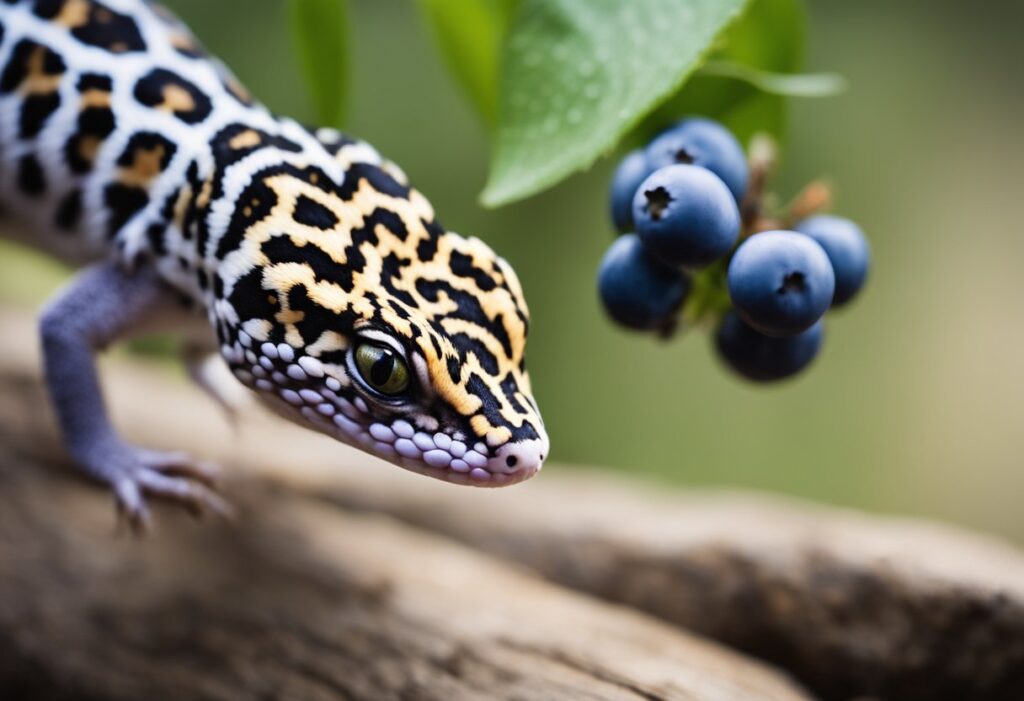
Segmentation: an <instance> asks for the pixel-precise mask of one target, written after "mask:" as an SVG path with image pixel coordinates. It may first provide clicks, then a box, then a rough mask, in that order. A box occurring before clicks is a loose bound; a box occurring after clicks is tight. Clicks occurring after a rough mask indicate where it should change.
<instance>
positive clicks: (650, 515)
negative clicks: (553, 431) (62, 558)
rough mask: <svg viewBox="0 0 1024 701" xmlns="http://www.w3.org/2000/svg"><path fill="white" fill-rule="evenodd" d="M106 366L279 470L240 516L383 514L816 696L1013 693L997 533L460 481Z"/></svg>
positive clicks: (16, 407) (568, 474)
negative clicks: (270, 492) (741, 656)
mask: <svg viewBox="0 0 1024 701" xmlns="http://www.w3.org/2000/svg"><path fill="white" fill-rule="evenodd" d="M25 323H26V321H25V319H24V316H23V315H2V314H0V339H3V340H0V376H2V377H3V378H5V379H4V381H5V382H6V383H13V385H16V386H18V387H20V389H17V392H22V393H23V394H22V395H21V396H23V397H33V396H35V397H36V398H35V399H30V400H24V399H23V400H22V401H21V402H20V404H19V401H18V400H14V401H13V402H9V403H7V405H8V411H7V413H4V414H0V425H3V426H5V427H8V428H9V429H10V430H13V431H14V432H15V433H17V432H19V431H23V432H30V431H31V430H32V427H33V426H37V425H40V424H41V423H45V422H46V421H47V419H46V410H45V408H44V407H41V406H37V404H38V402H39V401H40V400H39V399H38V395H37V394H36V393H37V392H38V386H37V384H36V381H35V380H34V379H33V372H34V370H33V368H34V364H35V360H34V356H33V353H32V350H31V348H29V347H28V346H29V345H30V344H26V343H25V342H24V341H23V340H18V341H8V340H6V339H12V338H16V339H23V338H24V337H25V334H24V333H23V332H21V331H19V329H20V328H22V327H24V325H25ZM8 346H9V347H8ZM107 380H108V382H107V384H108V387H109V389H110V390H111V395H112V398H113V403H114V408H115V414H116V417H117V420H118V423H119V425H121V426H122V427H123V428H124V429H125V431H126V433H127V434H128V435H129V436H130V437H131V438H133V439H134V440H137V441H139V442H142V443H144V444H146V445H152V446H154V447H163V448H182V447H187V448H189V449H190V450H194V451H196V452H197V453H199V454H200V455H202V456H205V457H211V458H214V459H218V460H221V461H222V462H223V463H224V464H226V465H228V466H230V467H231V468H233V473H234V474H237V475H239V476H240V477H239V478H238V479H239V483H238V485H237V486H238V489H240V490H241V491H242V493H244V491H245V489H246V485H248V484H249V483H250V482H252V483H255V484H264V483H267V482H269V483H273V484H275V485H279V493H280V494H281V495H282V496H279V497H274V498H273V499H270V500H269V501H268V502H259V501H257V502H243V503H242V507H243V517H244V518H245V519H247V521H251V522H253V523H262V522H263V521H265V519H266V518H267V512H269V513H271V514H274V513H276V511H277V506H276V504H277V503H278V501H281V503H285V502H287V501H288V500H289V499H297V498H299V497H298V496H294V495H302V499H303V503H310V504H311V506H310V507H309V508H313V507H312V505H314V504H319V505H320V506H319V507H318V508H322V509H324V510H325V511H324V513H331V514H335V515H336V516H335V517H337V518H347V519H357V520H358V519H360V518H363V517H359V516H356V514H360V513H361V514H364V515H365V516H364V517H366V518H371V520H372V518H374V517H378V516H381V515H383V516H386V517H388V518H393V519H396V520H398V521H401V522H403V523H405V524H407V525H408V526H411V527H412V528H414V529H416V530H415V535H416V536H417V537H421V538H428V536H425V535H424V534H425V533H435V534H438V535H441V536H444V537H446V538H450V539H452V540H457V541H461V542H462V543H463V544H465V545H468V546H471V547H472V548H474V549H476V550H478V551H484V552H485V553H486V554H487V555H488V556H490V557H497V558H500V559H503V560H505V561H509V562H513V563H517V564H518V565H520V566H523V567H525V568H528V570H530V571H532V572H535V573H537V574H539V575H542V576H544V577H546V578H547V579H549V580H550V581H552V582H555V583H557V584H559V585H561V586H564V587H568V588H572V589H576V590H580V591H583V592H586V593H588V594H590V595H594V596H596V597H599V598H602V599H606V600H608V601H611V602H615V603H618V604H623V605H626V606H628V607H630V608H633V609H638V610H642V611H644V612H646V613H648V614H653V616H655V617H657V618H660V619H662V620H664V621H667V622H670V623H673V624H676V625H678V626H679V627H681V628H686V629H689V630H692V631H695V632H697V633H699V634H701V635H704V636H708V637H711V638H714V639H716V640H718V641H719V642H721V643H724V644H725V645H727V646H729V647H732V648H736V649H739V650H742V651H744V652H747V653H750V654H752V655H755V656H757V657H761V658H763V659H765V660H768V661H771V662H773V663H774V664H776V665H778V666H780V667H782V668H784V669H785V670H787V671H788V672H790V673H791V674H793V675H794V676H795V677H796V678H797V679H799V680H800V681H801V682H803V683H804V684H806V685H807V686H808V687H810V688H812V689H813V690H814V691H815V692H816V693H817V694H818V695H819V696H820V697H821V698H824V699H828V700H832V699H835V700H836V701H848V700H849V699H878V700H882V699H896V700H899V701H930V700H933V699H935V700H942V699H950V700H953V701H1004V700H1005V701H1019V700H1020V699H1024V555H1022V553H1021V551H1020V550H1019V549H1017V548H1015V547H1013V546H1011V545H1009V544H1006V543H1004V542H1002V541H999V540H997V539H994V538H989V537H985V536H981V535H977V534H972V533H968V532H965V531H963V530H960V529H955V528H951V527H947V526H943V525H940V524H934V523H929V522H924V521H918V520H909V519H897V518H883V517H878V516H869V515H866V514H862V513H858V512H853V511H847V510H840V509H832V508H824V507H818V506H812V505H809V504H806V503H802V502H798V501H794V500H786V499H778V498H769V497H765V496H762V495H747V494H735V493H725V494H722V493H700V492H674V491H670V490H663V489H662V490H654V489H643V488H641V487H639V486H637V485H636V484H634V483H625V482H622V481H619V480H616V479H613V478H611V477H608V476H601V475H597V474H587V473H582V472H579V471H566V470H560V469H559V468H558V466H552V467H549V468H546V469H545V473H544V474H542V475H541V476H539V477H538V478H536V479H535V480H533V481H532V482H530V483H527V484H525V485H522V486H519V487H515V488H512V489H508V490H501V491H495V492H489V491H476V490H467V489H464V488H458V487H452V486H449V485H444V484H440V483H435V482H432V481H429V480H424V479H421V478H417V477H414V476H411V475H408V474H406V473H402V472H401V471H399V470H395V469H394V468H392V467H390V466H388V465H385V464H384V463H380V462H378V461H376V460H373V459H372V458H368V457H366V456H363V455H362V454H360V453H357V452H354V451H350V450H348V449H346V448H344V447H341V446H338V445H336V444H334V443H331V442H330V441H327V440H324V439H321V438H319V437H317V436H314V435H312V434H310V433H308V432H304V431H301V430H298V429H293V428H289V427H286V426H283V425H282V424H280V423H279V422H277V421H276V420H271V419H267V418H264V417H261V416H259V415H250V414H249V413H246V418H245V420H244V421H243V424H242V429H241V431H240V432H239V433H232V431H231V429H230V427H229V426H228V425H227V424H226V423H225V422H224V420H223V419H222V418H221V417H220V416H219V415H218V414H217V411H216V409H215V408H213V407H212V406H208V405H207V404H205V403H204V402H203V401H202V400H201V399H197V398H196V396H195V393H194V392H192V391H190V390H189V389H187V388H185V387H184V386H182V384H181V383H180V382H174V381H171V380H169V379H168V378H167V377H165V376H160V375H159V374H158V373H154V372H152V371H151V370H147V369H144V368H139V367H138V366H137V365H136V364H132V363H126V362H122V361H118V362H116V363H114V364H111V366H110V367H109V368H108V372H107ZM6 391H7V390H5V392H6ZM11 391H12V392H13V390H11ZM26 404H29V405H31V410H30V411H27V410H25V405H26ZM2 406H4V402H3V401H0V407H2ZM19 412H20V413H19ZM19 416H20V418H18V417H19ZM19 421H20V422H21V423H20V426H21V428H20V429H19V428H18V426H19V423H18V422H19ZM56 454H57V453H55V454H54V455H56ZM53 457H54V456H50V458H48V459H53ZM229 490H230V491H232V492H234V491H235V485H229ZM288 494H291V495H293V496H285V495H288ZM82 498H83V499H89V500H90V501H95V500H96V497H95V494H92V495H91V496H90V495H89V494H88V493H86V494H85V495H83V496H82ZM303 508H306V507H303ZM253 510H255V512H254V511H253ZM264 527H265V526H264ZM172 528H173V526H172ZM410 532H411V533H412V532H413V531H410ZM173 535H174V536H176V535H177V534H176V533H175V534H173ZM428 539H429V538H428ZM431 542H433V541H432V540H431ZM425 566H426V565H425ZM527 618H532V617H527ZM695 698H701V697H695ZM758 698H760V697H758Z"/></svg>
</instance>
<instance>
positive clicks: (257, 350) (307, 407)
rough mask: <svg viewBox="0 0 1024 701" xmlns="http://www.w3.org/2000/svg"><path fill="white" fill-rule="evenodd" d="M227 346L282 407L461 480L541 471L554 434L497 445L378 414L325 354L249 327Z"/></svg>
mask: <svg viewBox="0 0 1024 701" xmlns="http://www.w3.org/2000/svg"><path fill="white" fill-rule="evenodd" d="M221 352H222V354H223V355H224V357H225V359H226V360H227V361H228V363H229V364H230V365H231V368H232V371H233V372H234V375H235V377H236V378H237V379H238V380H239V381H240V382H242V384H244V385H246V386H247V387H249V388H250V389H253V390H256V391H257V393H258V395H259V396H260V397H261V398H268V397H269V398H270V399H271V400H272V401H271V402H270V406H271V408H272V409H274V410H275V411H277V412H278V413H280V414H283V415H284V416H285V417H286V418H289V419H291V420H293V421H296V422H298V423H300V424H301V425H305V426H307V427H312V428H314V429H316V430H317V431H319V432H320V433H324V434H327V435H329V436H331V437H333V438H336V439H337V440H340V441H342V442H343V443H347V444H349V445H352V446H354V447H357V448H360V449H362V450H364V451H366V452H368V453H372V454H374V455H376V456H378V457H380V458H382V459H384V460H387V461H388V462H391V463H393V464H395V465H398V466H399V467H402V468H404V469H407V470H410V471H412V472H416V473H419V474H423V475H427V476H429V477H434V478H436V479H441V480H444V481H446V482H452V483H455V484H465V485H472V486H478V487H504V486H508V485H512V484H516V483H518V482H522V481H524V480H527V479H529V478H530V477H532V476H533V475H535V474H536V473H537V472H538V471H539V470H540V468H541V466H542V464H543V462H544V458H545V456H546V455H545V454H546V452H547V444H546V441H542V440H538V439H534V440H528V441H521V442H513V443H506V444H504V445H501V446H496V447H489V446H488V445H487V444H486V443H484V442H481V441H469V440H467V439H466V437H465V435H463V434H462V433H460V432H453V433H451V434H449V433H446V432H444V431H426V430H423V429H420V428H417V427H415V426H414V425H413V424H412V423H410V422H409V421H408V420H406V419H403V418H398V419H394V420H391V421H390V422H389V421H388V420H385V419H381V418H379V417H374V416H373V415H372V413H371V410H370V406H369V405H368V404H367V402H366V401H365V400H364V399H363V398H362V397H360V396H358V395H356V396H354V397H353V398H352V399H350V398H348V397H347V396H345V394H343V390H344V385H343V383H342V382H341V381H340V380H339V379H337V378H335V377H331V376H329V375H328V374H327V371H326V369H325V367H324V365H323V364H322V363H321V362H320V361H319V360H317V359H315V358H312V357H310V356H301V357H297V354H296V352H295V349H294V348H292V347H291V346H289V345H287V344H278V345H274V344H272V343H263V344H261V345H259V346H257V345H256V344H255V343H254V342H253V341H252V339H251V338H250V337H249V336H248V335H247V334H245V333H241V334H240V339H239V341H238V342H237V343H236V344H235V345H234V346H225V347H223V348H222V349H221ZM300 417H301V419H300Z"/></svg>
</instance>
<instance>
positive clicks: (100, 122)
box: [64, 73, 117, 175]
mask: <svg viewBox="0 0 1024 701" xmlns="http://www.w3.org/2000/svg"><path fill="white" fill-rule="evenodd" d="M77 89H78V92H79V93H80V94H85V93H87V92H89V91H93V90H97V91H101V92H105V93H109V92H111V91H112V90H113V89H114V83H113V81H112V80H111V79H110V76H106V75H101V74H98V73H83V74H82V76H81V77H80V78H79V79H78V85H77ZM116 127H117V123H116V118H115V117H114V112H113V111H112V110H111V109H110V108H108V107H101V106H97V105H90V106H88V107H83V109H82V111H81V112H79V114H78V129H77V130H76V131H75V133H74V134H72V135H71V137H70V138H69V139H68V140H67V143H66V144H65V145H64V157H65V159H66V160H67V164H68V167H69V168H70V169H71V172H72V173H74V174H76V175H85V174H86V173H89V172H90V171H91V170H92V168H93V158H94V156H95V151H96V149H97V148H98V147H99V145H100V144H102V143H103V141H104V140H105V139H106V138H107V137H108V136H110V135H111V134H113V133H114V129H115V128H116Z"/></svg>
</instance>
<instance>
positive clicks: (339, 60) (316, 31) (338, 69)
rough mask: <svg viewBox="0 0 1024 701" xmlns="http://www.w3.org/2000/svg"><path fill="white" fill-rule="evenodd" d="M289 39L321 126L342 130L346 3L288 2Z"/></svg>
mask: <svg viewBox="0 0 1024 701" xmlns="http://www.w3.org/2000/svg"><path fill="white" fill-rule="evenodd" d="M289 16H290V20H291V28H292V38H293V41H294V43H295V49H296V51H297V53H298V57H299V63H300V64H301V66H302V69H303V75H304V76H305V81H306V86H307V88H308V89H309V92H310V96H311V98H312V100H313V106H314V107H315V109H316V115H317V119H319V120H320V122H321V123H322V124H323V125H324V126H335V127H336V126H341V122H342V119H343V117H344V114H345V107H346V101H347V98H348V76H349V69H348V62H349V56H348V24H349V19H348V2H347V0H289Z"/></svg>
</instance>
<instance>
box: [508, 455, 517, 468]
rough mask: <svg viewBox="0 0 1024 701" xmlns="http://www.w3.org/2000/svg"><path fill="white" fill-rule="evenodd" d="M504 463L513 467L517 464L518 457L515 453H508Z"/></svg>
mask: <svg viewBox="0 0 1024 701" xmlns="http://www.w3.org/2000/svg"><path fill="white" fill-rule="evenodd" d="M505 464H506V465H508V466H509V467H515V466H516V465H517V464H519V458H517V457H516V456H515V455H509V456H508V457H507V458H505Z"/></svg>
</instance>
